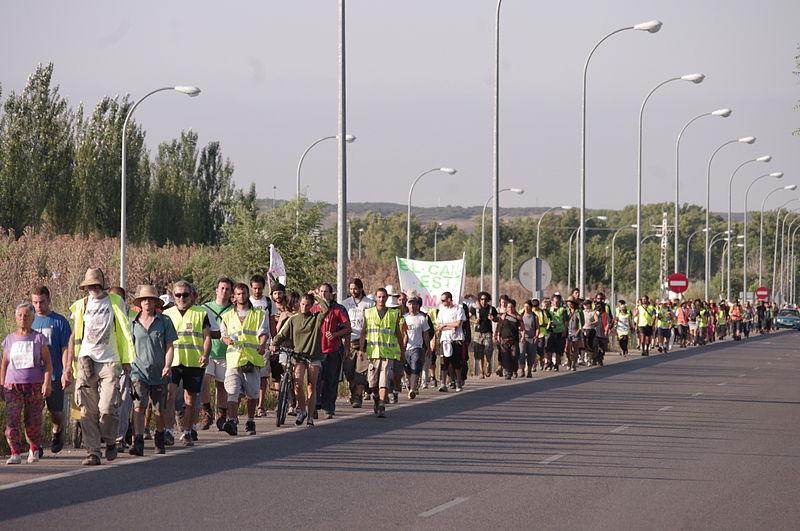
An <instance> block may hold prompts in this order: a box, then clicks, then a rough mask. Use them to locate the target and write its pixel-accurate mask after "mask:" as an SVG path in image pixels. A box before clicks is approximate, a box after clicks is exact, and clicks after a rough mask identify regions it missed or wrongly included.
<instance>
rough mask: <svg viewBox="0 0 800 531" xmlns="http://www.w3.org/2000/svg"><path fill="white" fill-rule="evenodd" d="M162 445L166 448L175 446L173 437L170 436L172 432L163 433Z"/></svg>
mask: <svg viewBox="0 0 800 531" xmlns="http://www.w3.org/2000/svg"><path fill="white" fill-rule="evenodd" d="M164 444H165V445H167V446H175V436H174V435H173V434H172V430H167V431H165V432H164Z"/></svg>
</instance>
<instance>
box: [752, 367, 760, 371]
mask: <svg viewBox="0 0 800 531" xmlns="http://www.w3.org/2000/svg"><path fill="white" fill-rule="evenodd" d="M759 369H761V367H753V370H754V371H757V370H759Z"/></svg>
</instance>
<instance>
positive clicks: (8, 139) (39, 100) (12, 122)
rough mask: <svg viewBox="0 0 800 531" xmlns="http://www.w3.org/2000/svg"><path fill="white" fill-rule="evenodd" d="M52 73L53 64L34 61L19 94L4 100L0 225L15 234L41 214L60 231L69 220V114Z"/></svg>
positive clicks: (39, 219) (0, 144)
mask: <svg viewBox="0 0 800 531" xmlns="http://www.w3.org/2000/svg"><path fill="white" fill-rule="evenodd" d="M52 77H53V64H52V63H49V64H47V65H41V64H40V65H38V66H37V68H36V70H35V71H34V73H33V74H32V75H31V76H30V77H29V78H28V83H27V85H26V86H25V89H24V90H23V91H22V93H21V94H19V95H18V94H16V93H14V92H12V93H11V95H10V96H9V97H8V99H7V100H6V101H5V103H4V104H3V116H2V118H0V152H2V157H1V158H0V203H2V208H0V226H3V227H8V228H12V229H14V230H15V232H16V233H17V234H21V233H22V230H23V228H24V227H26V226H32V227H39V226H40V225H41V223H42V216H43V214H47V219H48V220H49V221H50V223H51V224H52V225H53V226H54V227H55V228H57V229H59V230H69V228H70V227H71V225H72V219H71V214H70V213H71V208H70V207H71V199H72V197H73V194H72V190H71V181H72V170H73V142H72V127H73V118H72V114H71V112H70V110H69V107H68V106H67V101H66V100H65V99H64V98H62V97H61V95H60V94H59V87H58V85H56V86H54V87H51V83H52Z"/></svg>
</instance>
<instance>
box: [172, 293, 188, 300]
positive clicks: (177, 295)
mask: <svg viewBox="0 0 800 531" xmlns="http://www.w3.org/2000/svg"><path fill="white" fill-rule="evenodd" d="M174 295H175V297H176V298H179V299H182V298H184V297H188V296H189V294H188V293H175V294H174Z"/></svg>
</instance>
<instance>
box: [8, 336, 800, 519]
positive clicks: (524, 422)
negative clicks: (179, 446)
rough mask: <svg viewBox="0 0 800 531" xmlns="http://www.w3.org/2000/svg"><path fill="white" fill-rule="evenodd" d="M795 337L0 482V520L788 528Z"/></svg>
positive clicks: (797, 429) (799, 351) (797, 416)
mask: <svg viewBox="0 0 800 531" xmlns="http://www.w3.org/2000/svg"><path fill="white" fill-rule="evenodd" d="M798 339H800V335H797V334H796V333H794V332H787V333H781V334H773V335H770V336H764V337H757V338H753V339H751V340H749V341H745V342H740V343H732V342H726V343H720V344H715V345H712V346H708V347H704V348H697V349H690V350H685V351H677V352H674V353H671V354H668V355H656V356H651V357H650V358H638V357H637V358H636V359H631V360H630V361H627V362H625V363H616V364H613V365H608V366H606V367H604V368H600V369H593V370H586V371H579V372H577V373H572V374H566V375H561V376H558V377H555V378H545V379H538V380H537V379H534V380H533V381H531V380H526V381H516V382H515V383H514V384H512V385H500V386H497V387H492V388H483V389H478V390H474V391H472V392H465V393H462V394H460V395H453V396H448V397H447V398H446V399H443V400H431V401H427V402H422V403H419V404H414V405H413V406H411V407H403V408H394V409H393V408H391V407H390V408H389V410H388V413H389V418H387V419H376V418H372V417H371V416H368V415H366V416H359V417H352V418H349V419H345V420H344V421H341V422H336V423H330V424H328V425H319V426H318V427H317V428H315V429H310V430H307V429H298V430H284V431H282V432H280V433H277V434H275V433H271V434H266V435H263V436H256V437H254V438H243V437H239V438H237V439H236V442H235V443H232V444H231V443H226V442H225V441H221V442H220V443H215V444H211V445H208V446H205V447H203V448H198V449H197V450H196V451H191V452H185V453H178V452H176V454H177V455H171V456H168V457H167V458H154V459H148V460H140V461H138V462H134V461H133V460H129V461H128V463H131V466H128V465H125V466H116V467H113V468H109V467H105V468H99V467H98V468H95V469H92V470H91V471H89V472H83V473H79V474H78V475H70V474H71V473H69V472H68V473H66V474H64V476H65V477H56V478H54V479H50V480H48V481H44V482H38V483H34V484H30V485H22V486H18V487H14V488H9V489H6V490H0V518H1V519H2V520H3V527H5V528H7V529H21V528H32V526H57V527H64V528H68V529H71V528H83V529H100V528H103V529H108V528H117V527H134V526H136V527H142V528H151V527H156V526H158V527H161V528H163V527H167V526H169V527H172V526H183V527H186V526H191V527H200V528H210V527H220V528H221V527H224V528H234V529H236V528H240V529H255V528H270V529H272V528H274V529H288V528H313V529H340V528H345V527H347V528H355V529H366V528H371V529H378V528H386V529H392V528H438V529H442V528H448V529H449V528H483V529H485V528H489V527H494V528H496V529H509V528H518V529H531V528H543V529H615V530H617V529H642V528H649V529H698V528H703V529H797V528H798V525H800V524H798V522H800V503H798V502H797V495H798V493H800V442H798V441H800V422H799V421H800V407H799V406H800V386H798V382H799V381H800V347H798Z"/></svg>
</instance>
